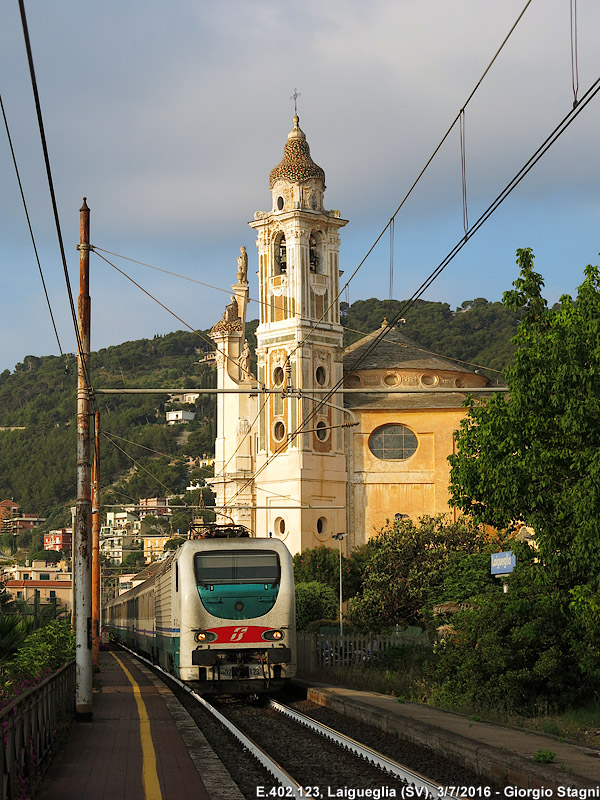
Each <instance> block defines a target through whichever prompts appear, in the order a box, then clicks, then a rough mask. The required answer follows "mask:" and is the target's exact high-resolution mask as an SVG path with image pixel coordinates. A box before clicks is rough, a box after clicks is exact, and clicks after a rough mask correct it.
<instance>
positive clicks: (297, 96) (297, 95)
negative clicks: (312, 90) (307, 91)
mask: <svg viewBox="0 0 600 800" xmlns="http://www.w3.org/2000/svg"><path fill="white" fill-rule="evenodd" d="M301 94H302V92H299V91H298V89H296V87H295V86H294V94H292V95H290V100H293V101H294V114H295V115H296V116H298V98H299V97H300V95H301Z"/></svg>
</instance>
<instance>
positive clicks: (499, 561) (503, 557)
mask: <svg viewBox="0 0 600 800" xmlns="http://www.w3.org/2000/svg"><path fill="white" fill-rule="evenodd" d="M516 563H517V557H516V555H515V554H514V553H513V551H512V550H509V551H508V552H506V553H492V569H491V573H492V575H507V574H508V573H509V572H512V571H513V569H514V568H515V565H516Z"/></svg>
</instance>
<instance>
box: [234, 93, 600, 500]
mask: <svg viewBox="0 0 600 800" xmlns="http://www.w3.org/2000/svg"><path fill="white" fill-rule="evenodd" d="M599 91H600V77H599V78H597V79H596V81H594V83H593V84H592V85H591V86H590V88H589V89H588V90H587V92H586V93H585V94H584V95H583V97H582V98H581V100H580V102H579V103H578V105H577V106H576V107H574V108H573V109H571V110H570V111H569V112H568V113H567V114H566V115H565V117H563V119H562V120H561V121H560V122H559V123H558V125H557V126H556V127H555V128H554V130H553V131H552V132H551V133H550V134H549V135H548V136H547V137H546V139H545V140H544V142H543V143H542V144H541V145H540V146H539V147H538V149H537V150H536V151H535V153H533V155H532V156H531V157H530V158H529V159H528V160H527V161H526V163H525V164H524V165H523V166H522V167H521V169H520V170H519V171H518V172H517V173H516V175H515V176H514V177H513V178H512V180H510V181H509V182H508V184H506V186H505V187H504V189H503V190H502V191H501V192H500V193H499V194H498V195H497V197H496V198H495V200H494V201H493V202H492V203H490V205H489V206H488V207H487V209H486V210H485V211H484V212H483V214H481V216H480V217H479V218H478V220H477V221H476V222H475V223H474V224H473V226H472V227H471V228H470V230H469V233H468V234H467V235H465V236H464V237H463V238H462V239H461V240H460V241H459V242H458V243H457V244H456V245H455V246H454V248H453V249H452V250H451V251H450V253H448V255H447V256H446V258H445V259H444V260H443V261H442V262H441V263H440V264H439V265H438V266H437V267H436V269H434V270H433V271H432V272H431V273H430V275H429V276H428V277H427V278H426V279H425V280H424V281H423V283H422V284H421V286H420V287H419V288H418V289H417V291H416V292H415V293H414V294H413V296H412V297H411V299H410V300H409V301H407V302H406V303H405V305H404V306H403V307H402V308H401V309H400V311H399V312H398V313H397V314H396V315H395V316H394V318H393V319H392V320H391V321H390V322H389V323H388V324H387V325H386V327H385V328H382V330H381V332H380V333H379V334H378V335H377V336H376V337H375V338H374V340H373V342H371V344H370V345H369V346H368V347H367V348H366V349H365V350H364V351H363V352H362V353H361V354H360V355H359V356H358V357H357V359H356V361H355V362H354V363H353V364H352V365H351V366H350V367H349V369H348V370H347V372H346V375H344V376H342V378H340V379H339V380H338V381H337V383H336V384H335V385H334V386H333V387H332V389H331V391H330V392H329V393H328V394H327V395H326V397H325V399H323V400H320V401H318V403H319V404H318V405H317V407H316V408H315V409H313V411H312V412H310V413H309V415H308V416H307V417H306V419H304V420H303V421H302V422H301V423H300V425H299V426H298V427H297V428H296V430H295V431H294V432H293V433H290V434H289V436H288V437H287V438H286V440H285V442H283V443H282V445H281V446H280V447H278V448H277V449H276V450H275V451H274V452H273V453H272V455H271V456H269V458H268V459H267V460H266V461H265V462H264V463H263V464H262V465H261V467H260V468H259V470H258V471H257V472H256V474H255V477H254V478H253V479H250V480H249V481H248V482H247V483H246V484H245V485H244V486H242V487H241V488H240V490H239V492H238V494H239V493H240V492H242V491H243V490H244V488H246V486H248V485H249V484H250V483H251V482H252V480H254V479H255V478H256V476H257V475H259V474H260V473H261V472H262V471H263V470H264V469H266V468H267V466H268V465H269V464H270V463H271V462H272V461H273V459H274V458H276V457H277V456H278V455H279V454H280V453H281V452H282V451H283V450H284V449H285V448H286V447H287V446H288V444H289V442H290V441H292V440H293V438H295V437H296V436H298V435H299V434H300V433H302V432H303V430H304V427H305V426H306V425H307V424H308V422H309V421H310V420H311V419H313V418H314V416H315V415H316V414H317V413H318V411H319V408H321V407H322V405H323V403H324V402H326V400H327V399H328V398H329V397H331V396H333V395H334V394H335V393H336V392H337V391H338V390H339V389H340V387H341V386H342V384H343V382H344V380H345V379H346V377H347V375H348V373H351V372H353V371H355V370H356V369H358V367H359V366H360V364H361V363H362V362H363V361H364V360H365V359H366V358H367V357H368V356H369V355H370V353H371V352H372V351H373V349H374V348H375V347H376V346H377V345H378V344H379V342H380V341H381V340H382V339H383V338H384V337H385V335H386V334H387V333H388V332H389V331H390V330H391V329H392V328H393V327H394V325H395V324H396V323H397V322H398V320H399V319H400V318H401V317H402V316H404V314H405V313H406V311H407V310H408V309H409V308H410V307H411V306H412V305H413V304H414V303H415V302H416V301H417V300H418V299H419V297H420V296H421V295H422V294H423V293H424V292H425V291H426V289H427V288H428V287H429V286H430V285H431V284H432V283H433V281H434V280H435V279H436V278H437V277H438V276H439V275H440V274H441V272H442V271H443V270H444V269H445V268H446V267H447V266H448V264H449V263H450V262H451V261H452V260H453V259H454V257H455V256H456V255H457V254H458V253H459V252H460V250H462V248H463V247H464V246H465V244H466V243H467V241H468V240H469V239H470V238H471V237H472V236H473V235H474V234H475V233H476V232H477V231H478V230H479V229H480V228H481V226H482V225H483V224H484V223H485V222H486V221H487V220H488V219H489V217H490V216H491V215H492V214H493V213H494V211H495V210H496V209H497V208H498V207H499V206H500V205H501V204H502V203H503V202H504V200H506V198H507V197H508V196H509V195H510V194H511V193H512V192H513V191H514V189H515V188H516V187H517V186H518V185H519V183H520V182H521V181H522V180H523V178H524V177H525V176H526V175H527V174H528V173H529V172H530V171H531V170H532V169H533V167H534V166H535V165H536V164H537V162H538V161H539V160H540V159H541V158H542V156H543V155H544V154H545V153H546V152H547V151H548V150H549V148H550V147H551V146H552V145H553V144H554V143H555V142H556V141H557V140H558V139H559V138H560V136H562V134H563V133H564V132H565V131H566V130H567V128H568V127H569V126H570V125H571V123H572V122H573V120H574V119H575V118H576V117H577V116H578V115H579V114H580V113H581V111H583V109H584V108H585V107H586V106H587V105H588V103H590V102H591V100H592V99H593V98H594V97H595V96H596V94H597V93H598V92H599ZM236 496H237V495H234V498H232V499H235V497H236Z"/></svg>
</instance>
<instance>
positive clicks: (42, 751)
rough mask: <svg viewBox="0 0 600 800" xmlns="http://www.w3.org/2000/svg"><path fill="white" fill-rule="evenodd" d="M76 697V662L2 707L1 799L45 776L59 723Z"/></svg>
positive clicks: (12, 796) (12, 797) (8, 799)
mask: <svg viewBox="0 0 600 800" xmlns="http://www.w3.org/2000/svg"><path fill="white" fill-rule="evenodd" d="M74 700H75V662H74V661H71V662H70V663H69V664H67V665H66V666H64V667H62V668H61V669H60V670H59V671H58V672H56V673H55V674H54V675H51V676H50V677H49V678H46V679H45V680H43V681H42V682H41V683H40V684H38V685H37V686H35V687H34V688H33V689H29V690H28V691H27V692H25V693H24V694H22V695H20V696H19V697H17V698H16V699H15V700H13V701H12V702H10V703H8V704H7V705H5V706H4V707H3V708H1V709H0V731H1V734H2V735H1V736H0V779H1V780H2V784H1V788H2V795H1V800H15V798H17V797H21V796H22V795H23V789H24V787H25V786H26V785H27V784H28V783H31V782H32V781H33V780H35V779H36V777H39V776H41V775H42V774H43V773H44V771H45V769H46V768H47V766H48V764H49V763H50V760H51V759H52V756H53V754H54V749H55V747H54V743H55V740H56V733H57V730H58V727H59V725H60V724H61V722H62V721H63V720H66V719H68V718H69V715H70V714H71V712H72V711H73V708H74Z"/></svg>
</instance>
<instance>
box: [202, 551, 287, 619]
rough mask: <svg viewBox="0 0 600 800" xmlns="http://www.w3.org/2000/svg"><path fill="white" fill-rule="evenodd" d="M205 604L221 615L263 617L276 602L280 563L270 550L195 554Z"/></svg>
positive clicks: (214, 612)
mask: <svg viewBox="0 0 600 800" xmlns="http://www.w3.org/2000/svg"><path fill="white" fill-rule="evenodd" d="M194 570H195V573H196V583H197V585H198V593H199V594H200V599H201V600H202V604H203V605H204V607H205V608H206V610H207V611H209V612H210V613H211V614H213V616H215V617H220V618H221V619H251V618H254V617H260V616H262V615H263V614H266V613H267V612H268V611H270V610H271V609H272V608H273V606H274V605H275V601H276V599H277V595H278V593H279V582H280V579H281V566H280V563H279V556H278V555H277V553H275V552H273V551H271V550H258V551H257V550H235V551H232V550H215V551H213V552H207V553H196V555H195V556H194Z"/></svg>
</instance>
